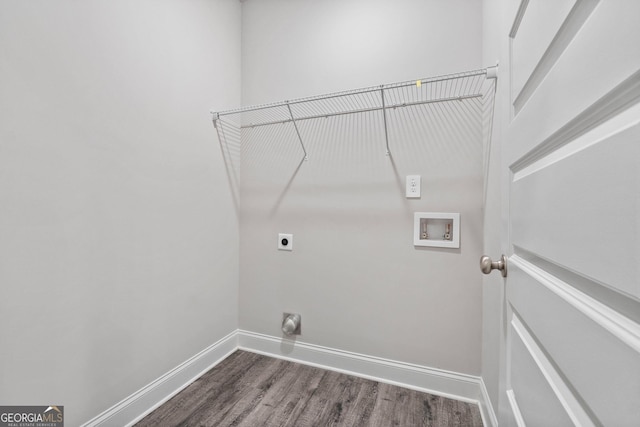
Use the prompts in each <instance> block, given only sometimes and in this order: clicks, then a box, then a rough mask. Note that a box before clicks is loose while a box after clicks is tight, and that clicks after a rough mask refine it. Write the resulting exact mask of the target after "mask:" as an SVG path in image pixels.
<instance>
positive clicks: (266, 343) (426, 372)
mask: <svg viewBox="0 0 640 427" xmlns="http://www.w3.org/2000/svg"><path fill="white" fill-rule="evenodd" d="M238 345H239V348H240V349H241V350H246V351H250V352H254V353H260V354H264V355H267V356H271V357H277V358H280V359H285V360H290V361H293V362H297V363H302V364H305V365H311V366H316V367H319V368H323V369H328V370H331V371H337V372H341V373H345V374H348V375H354V376H357V377H361V378H367V379H371V380H374V381H379V382H383V383H387V384H393V385H397V386H400V387H405V388H409V389H413V390H418V391H422V392H426V393H431V394H435V395H438V396H443V397H449V398H452V399H457V400H461V401H465V402H469V403H475V404H477V405H479V407H480V412H481V414H482V417H483V423H484V425H485V426H489V425H490V424H489V422H491V420H490V418H489V414H487V413H486V410H485V408H484V407H485V406H486V405H485V401H484V400H485V397H484V394H483V391H482V380H481V378H480V377H476V376H472V375H465V374H459V373H455V372H450V371H445V370H441V369H435V368H427V367H424V366H419V365H414V364H410V363H404V362H397V361H394V360H388V359H383V358H380V357H374V356H367V355H363V354H358V353H352V352H348V351H343V350H336V349H332V348H328V347H323V346H318V345H314V344H307V343H303V342H299V341H296V342H294V341H292V340H284V339H282V338H277V337H273V336H269V335H263V334H258V333H255V332H249V331H243V330H239V331H238Z"/></svg>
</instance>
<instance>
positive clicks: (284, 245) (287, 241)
mask: <svg viewBox="0 0 640 427" xmlns="http://www.w3.org/2000/svg"><path fill="white" fill-rule="evenodd" d="M278 250H280V251H292V250H293V234H285V233H280V234H278Z"/></svg>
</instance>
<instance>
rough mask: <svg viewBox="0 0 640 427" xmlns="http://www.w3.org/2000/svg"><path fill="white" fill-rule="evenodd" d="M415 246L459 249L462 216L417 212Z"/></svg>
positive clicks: (414, 218) (414, 229)
mask: <svg viewBox="0 0 640 427" xmlns="http://www.w3.org/2000/svg"><path fill="white" fill-rule="evenodd" d="M413 245H414V246H431V247H436V248H459V247H460V214H459V213H446V212H415V213H414V214H413Z"/></svg>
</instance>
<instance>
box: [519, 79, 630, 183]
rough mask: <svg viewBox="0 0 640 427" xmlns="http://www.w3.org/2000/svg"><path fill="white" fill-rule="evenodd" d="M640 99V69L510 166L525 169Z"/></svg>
mask: <svg viewBox="0 0 640 427" xmlns="http://www.w3.org/2000/svg"><path fill="white" fill-rule="evenodd" d="M638 102H640V70H638V71H636V72H635V73H633V74H632V75H631V76H629V77H628V78H627V79H625V80H624V81H622V82H621V83H620V84H618V85H617V86H615V87H614V88H613V89H612V90H611V91H609V92H608V93H607V94H605V95H604V96H602V97H601V98H599V99H598V100H597V101H596V102H594V103H593V104H592V105H591V106H589V107H588V108H587V109H585V110H584V111H582V112H581V113H580V114H578V115H577V116H575V117H574V118H573V119H572V120H570V121H569V122H568V123H567V124H566V125H564V126H562V127H561V128H560V129H558V130H557V131H555V132H554V133H553V134H551V135H550V136H549V137H547V138H545V139H544V140H543V141H542V142H540V143H539V144H537V145H536V146H535V147H534V148H533V149H531V150H530V151H528V152H527V153H524V154H522V155H519V156H518V158H517V160H516V161H514V162H513V163H511V165H510V166H509V169H511V171H512V172H514V173H517V172H519V171H521V170H523V169H524V168H525V167H527V166H530V165H532V164H533V163H534V162H536V161H538V160H541V159H543V158H544V157H546V156H548V155H550V154H551V153H553V152H554V151H556V150H558V149H560V148H562V147H563V146H565V145H567V144H569V143H570V142H572V141H574V140H576V139H577V138H579V137H580V136H582V135H584V134H586V133H587V132H589V131H591V130H592V129H594V128H596V127H598V126H600V125H602V124H603V123H604V122H606V121H608V120H610V119H612V118H614V117H615V116H616V115H618V114H620V113H622V112H623V111H624V110H626V109H627V108H630V107H632V106H633V105H634V104H637V103H638Z"/></svg>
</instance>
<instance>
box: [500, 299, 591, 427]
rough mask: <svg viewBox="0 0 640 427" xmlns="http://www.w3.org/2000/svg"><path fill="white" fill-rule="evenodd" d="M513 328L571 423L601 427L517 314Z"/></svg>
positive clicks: (514, 317) (513, 321)
mask: <svg viewBox="0 0 640 427" xmlns="http://www.w3.org/2000/svg"><path fill="white" fill-rule="evenodd" d="M511 327H512V328H513V330H514V331H515V333H516V335H517V336H518V338H519V339H520V341H521V342H522V343H523V344H524V346H525V347H526V349H527V351H528V352H529V355H530V356H531V358H532V359H533V360H534V362H535V363H536V366H537V368H538V370H539V371H540V373H541V374H542V375H543V376H544V378H545V379H546V380H547V383H548V384H549V387H551V389H552V390H553V392H554V394H555V395H556V397H557V398H558V400H559V402H560V404H561V405H562V407H563V408H564V410H565V411H566V413H567V416H568V417H569V418H570V419H571V421H573V423H574V424H575V425H577V426H585V427H588V426H594V427H595V426H597V425H599V423H596V422H594V420H593V419H592V417H591V416H590V415H589V413H587V411H586V410H585V409H584V408H583V406H582V404H581V403H580V401H579V400H578V399H577V398H576V396H574V394H573V392H572V390H571V388H570V387H569V386H568V385H567V384H566V383H565V381H564V380H563V378H562V376H561V375H560V374H559V373H558V371H557V370H556V368H555V367H554V365H553V363H552V362H551V361H550V360H549V359H548V358H547V356H546V355H545V353H544V351H543V350H542V349H541V348H540V346H538V344H537V342H536V340H535V339H534V338H533V336H531V334H530V333H529V331H528V330H527V328H526V327H525V326H524V324H523V323H522V320H521V319H520V317H519V316H518V315H517V314H516V313H515V312H514V313H513V316H512V318H511Z"/></svg>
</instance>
